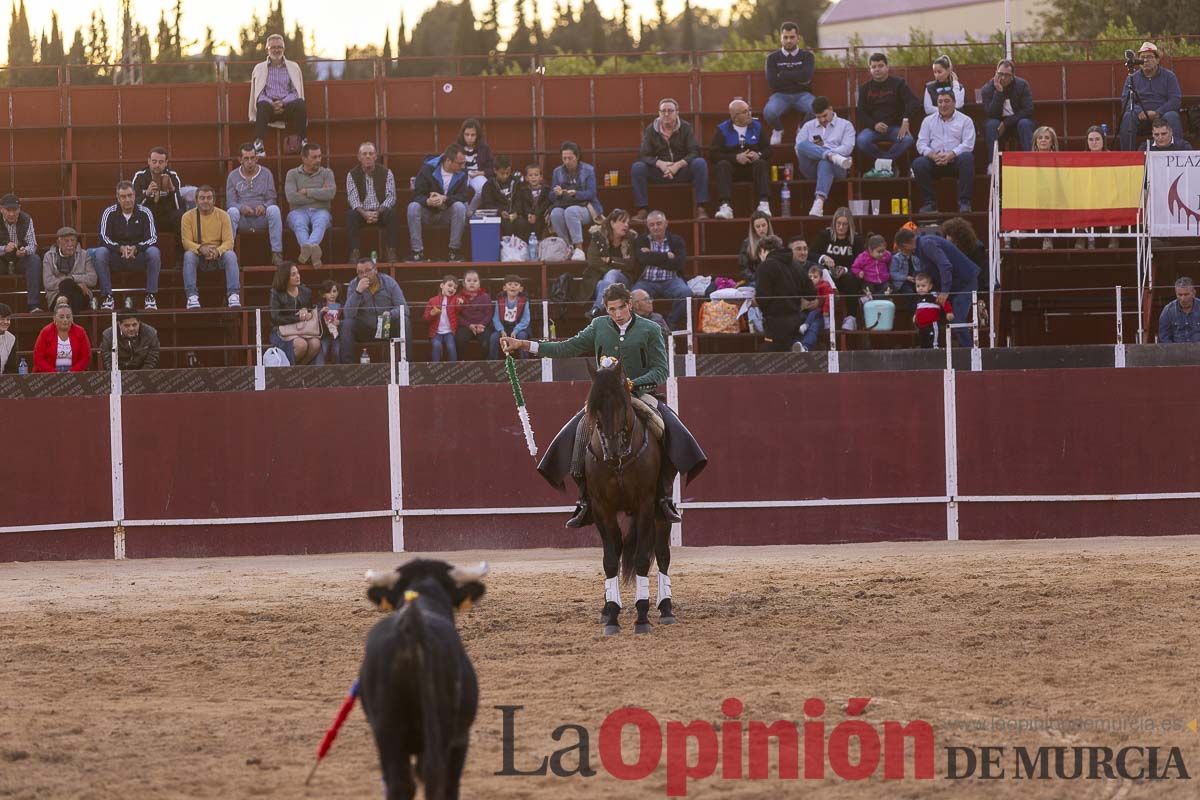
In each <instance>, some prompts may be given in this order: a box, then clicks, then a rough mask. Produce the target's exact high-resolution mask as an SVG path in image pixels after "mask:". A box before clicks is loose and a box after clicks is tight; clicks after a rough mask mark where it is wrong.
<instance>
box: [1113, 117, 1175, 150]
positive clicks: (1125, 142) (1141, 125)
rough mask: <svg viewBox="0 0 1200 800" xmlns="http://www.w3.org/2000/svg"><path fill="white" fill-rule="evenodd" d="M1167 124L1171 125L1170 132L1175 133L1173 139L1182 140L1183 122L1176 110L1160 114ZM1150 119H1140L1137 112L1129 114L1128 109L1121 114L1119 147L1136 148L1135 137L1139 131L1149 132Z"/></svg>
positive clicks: (1124, 148)
mask: <svg viewBox="0 0 1200 800" xmlns="http://www.w3.org/2000/svg"><path fill="white" fill-rule="evenodd" d="M1162 118H1163V119H1164V120H1166V122H1167V124H1168V125H1170V126H1171V131H1172V133H1174V134H1175V141H1177V142H1182V141H1183V123H1182V122H1181V121H1180V119H1179V112H1178V111H1168V112H1167V113H1165V114H1163V115H1162ZM1150 125H1151V122H1150V120H1140V119H1138V118H1137V114H1131V113H1129V112H1128V111H1127V112H1125V113H1124V114H1123V115H1122V116H1121V133H1120V138H1121V149H1122V150H1137V149H1138V147H1137V137H1138V133H1139V132H1145V133H1149V132H1150Z"/></svg>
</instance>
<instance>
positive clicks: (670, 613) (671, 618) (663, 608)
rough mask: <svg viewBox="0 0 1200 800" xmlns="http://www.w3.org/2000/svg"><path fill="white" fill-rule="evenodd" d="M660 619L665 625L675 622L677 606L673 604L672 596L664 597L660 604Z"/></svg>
mask: <svg viewBox="0 0 1200 800" xmlns="http://www.w3.org/2000/svg"><path fill="white" fill-rule="evenodd" d="M658 613H659V619H660V621H661V622H662V624H664V625H674V624H675V608H674V607H673V606H672V605H671V598H669V597H664V598H663V599H662V601H661V602H660V603H659V604H658Z"/></svg>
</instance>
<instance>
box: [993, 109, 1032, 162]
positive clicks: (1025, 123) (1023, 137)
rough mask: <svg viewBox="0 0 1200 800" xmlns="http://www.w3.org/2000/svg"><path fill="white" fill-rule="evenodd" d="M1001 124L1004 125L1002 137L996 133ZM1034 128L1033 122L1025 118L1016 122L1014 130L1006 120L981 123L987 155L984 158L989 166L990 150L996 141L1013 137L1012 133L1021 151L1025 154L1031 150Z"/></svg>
mask: <svg viewBox="0 0 1200 800" xmlns="http://www.w3.org/2000/svg"><path fill="white" fill-rule="evenodd" d="M1001 122H1003V123H1004V135H1003V137H1001V135H1000V134H999V133H998V131H999V129H1000V123H1001ZM1035 127H1036V126H1035V125H1034V124H1033V120H1031V119H1029V118H1026V119H1023V120H1020V121H1019V122H1017V125H1016V127H1015V128H1014V127H1013V125H1012V123H1011V122H1009V121H1008V120H999V119H988V120H986V121H985V122H984V123H983V135H984V140H985V141H986V142H987V154H986V155H985V156H984V157H985V158H986V159H987V162H988V163H989V164H990V163H992V150H993V149H994V148H995V146H996V141H997V140H998V139H1000V138H1004V139H1009V138H1011V137H1012V136H1013V134H1014V133H1015V134H1016V137H1017V144H1018V145H1020V147H1021V149H1022V150H1024V151H1026V152H1028V151H1030V150H1032V149H1033V129H1034V128H1035Z"/></svg>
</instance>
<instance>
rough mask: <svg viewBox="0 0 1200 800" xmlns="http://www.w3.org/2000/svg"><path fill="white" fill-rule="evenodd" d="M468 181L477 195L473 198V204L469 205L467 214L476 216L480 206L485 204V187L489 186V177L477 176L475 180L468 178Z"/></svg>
mask: <svg viewBox="0 0 1200 800" xmlns="http://www.w3.org/2000/svg"><path fill="white" fill-rule="evenodd" d="M467 181H468V182H469V183H470V184H471V188H472V189H474V190H475V194H473V195H472V196H471V202H470V203H468V204H467V214H468V215H470V214H474V213H475V210H476V209H477V208H479V204H480V203H482V202H483V187H484V186H487V182H488V179H487V175H476V176H475V177H474V178H468V179H467Z"/></svg>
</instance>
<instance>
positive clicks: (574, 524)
mask: <svg viewBox="0 0 1200 800" xmlns="http://www.w3.org/2000/svg"><path fill="white" fill-rule="evenodd" d="M571 477H573V478H574V479H575V483H577V484H578V485H579V500H578V501H577V502H576V503H575V513H574V514H572V515H571V518H570V519H569V520H567V527H568V528H586V527H587V526H588V525H591V524H592V504H591V503H589V502H588V497H587V484H586V483H585V482H584V477H583V476H582V475H572V476H571Z"/></svg>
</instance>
